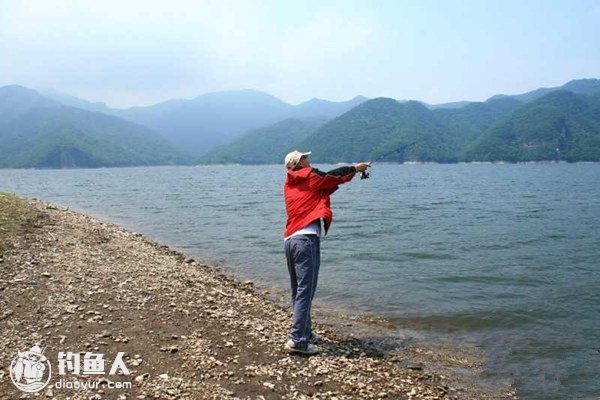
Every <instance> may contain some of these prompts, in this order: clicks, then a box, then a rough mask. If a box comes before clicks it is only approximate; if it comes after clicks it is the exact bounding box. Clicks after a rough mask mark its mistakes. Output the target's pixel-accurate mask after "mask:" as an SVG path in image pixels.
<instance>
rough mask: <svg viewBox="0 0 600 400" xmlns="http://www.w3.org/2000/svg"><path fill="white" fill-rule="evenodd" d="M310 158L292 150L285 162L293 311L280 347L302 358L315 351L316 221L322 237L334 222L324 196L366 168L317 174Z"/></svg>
mask: <svg viewBox="0 0 600 400" xmlns="http://www.w3.org/2000/svg"><path fill="white" fill-rule="evenodd" d="M309 154H310V152H308V153H301V152H299V151H296V150H294V151H292V152H291V153H289V154H288V155H287V156H286V157H285V167H286V169H287V177H286V181H285V186H284V197H285V208H286V212H287V224H286V228H285V233H284V248H285V256H286V258H287V266H288V271H289V273H290V283H291V287H292V307H293V310H294V316H293V321H292V329H291V331H290V334H289V340H288V341H287V343H286V345H285V347H286V349H287V350H288V351H290V352H296V353H302V354H316V353H318V352H319V349H318V347H317V346H315V345H314V344H312V343H310V342H316V341H318V339H319V338H320V337H319V335H317V334H316V333H314V332H313V331H312V328H311V319H310V309H311V304H312V300H313V297H314V295H315V290H316V288H317V278H318V276H319V264H320V239H319V238H320V236H321V220H322V221H323V228H324V229H325V234H327V231H328V230H329V227H330V226H331V221H332V218H333V213H332V212H331V208H330V204H329V196H330V195H331V194H332V193H333V192H335V191H336V190H337V189H338V186H339V185H341V184H343V183H346V182H348V181H350V180H351V179H352V178H353V177H354V175H355V174H356V172H364V171H365V170H366V169H367V168H368V167H369V164H368V163H364V162H363V163H358V164H355V165H354V166H347V167H340V168H336V169H334V170H332V171H329V172H322V171H319V170H318V169H316V168H312V167H311V166H310V164H309V162H308V155H309Z"/></svg>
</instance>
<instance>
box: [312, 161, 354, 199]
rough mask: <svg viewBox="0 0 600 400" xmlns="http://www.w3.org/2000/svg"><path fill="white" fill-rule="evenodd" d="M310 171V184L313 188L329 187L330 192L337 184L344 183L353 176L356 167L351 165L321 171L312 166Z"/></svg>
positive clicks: (322, 188)
mask: <svg viewBox="0 0 600 400" xmlns="http://www.w3.org/2000/svg"><path fill="white" fill-rule="evenodd" d="M312 172H313V174H312V177H311V186H312V187H313V188H314V189H320V190H324V189H329V190H330V193H333V192H334V191H335V190H336V189H337V186H338V185H341V184H342V183H346V182H348V181H350V180H351V179H352V178H353V177H354V174H356V168H354V167H353V166H348V167H339V168H336V169H333V170H331V171H329V172H323V171H320V170H318V169H316V168H313V171H312Z"/></svg>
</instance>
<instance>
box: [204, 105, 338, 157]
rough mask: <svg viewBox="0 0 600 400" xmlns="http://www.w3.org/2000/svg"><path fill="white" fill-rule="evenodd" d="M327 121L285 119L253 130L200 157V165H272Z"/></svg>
mask: <svg viewBox="0 0 600 400" xmlns="http://www.w3.org/2000/svg"><path fill="white" fill-rule="evenodd" d="M326 121H327V119H326V118H323V117H321V118H304V119H298V118H288V119H285V120H283V121H280V122H277V123H275V124H272V125H268V126H266V127H263V128H259V129H255V130H252V131H250V132H247V133H245V134H243V135H242V136H239V137H237V138H235V139H234V140H233V141H232V142H231V143H228V144H226V145H222V146H220V147H217V148H216V149H214V150H213V151H211V152H209V153H208V154H206V155H204V156H203V157H202V158H201V160H200V162H201V163H203V164H228V163H236V164H238V163H239V164H276V163H281V162H283V158H284V157H285V155H286V154H287V153H288V152H289V151H290V149H291V148H293V147H295V146H296V145H297V144H298V143H299V142H301V141H302V140H303V139H304V138H306V137H307V136H308V135H310V134H311V133H312V132H314V131H315V130H316V129H317V128H318V127H320V126H321V125H323V124H324V123H325V122H326Z"/></svg>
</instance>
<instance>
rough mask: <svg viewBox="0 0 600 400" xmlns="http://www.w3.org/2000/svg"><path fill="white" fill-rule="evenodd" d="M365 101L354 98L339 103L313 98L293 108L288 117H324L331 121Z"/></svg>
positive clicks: (364, 98) (361, 97) (357, 97)
mask: <svg viewBox="0 0 600 400" xmlns="http://www.w3.org/2000/svg"><path fill="white" fill-rule="evenodd" d="M367 100H368V99H367V98H366V97H364V96H356V97H354V98H353V99H351V100H348V101H340V102H335V101H329V100H322V99H316V98H315V99H312V100H309V101H305V102H304V103H301V104H299V105H297V106H295V107H294V108H293V109H292V112H291V114H290V116H291V117H293V118H314V117H326V118H329V119H333V118H335V117H337V116H340V115H342V114H343V113H345V112H346V111H348V110H351V109H352V108H354V107H356V106H357V105H359V104H361V103H364V102H365V101H367Z"/></svg>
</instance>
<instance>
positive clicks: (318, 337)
mask: <svg viewBox="0 0 600 400" xmlns="http://www.w3.org/2000/svg"><path fill="white" fill-rule="evenodd" d="M308 341H309V342H311V343H319V342H320V341H321V335H319V334H318V333H316V332H311V334H310V339H309V340H308Z"/></svg>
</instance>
